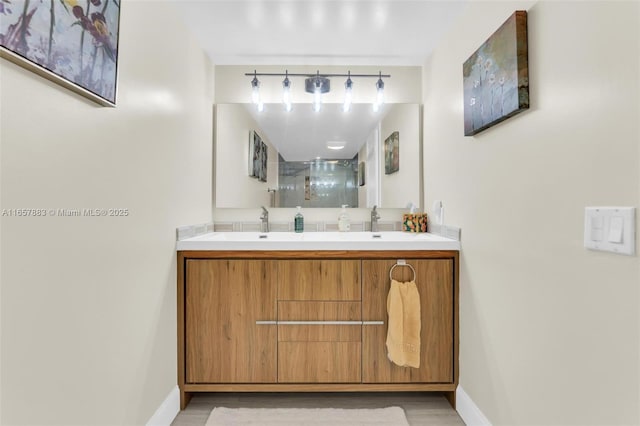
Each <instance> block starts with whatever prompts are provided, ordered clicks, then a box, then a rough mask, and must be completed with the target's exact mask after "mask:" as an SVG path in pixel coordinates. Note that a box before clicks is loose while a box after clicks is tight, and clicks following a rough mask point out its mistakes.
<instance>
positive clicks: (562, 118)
mask: <svg viewBox="0 0 640 426" xmlns="http://www.w3.org/2000/svg"><path fill="white" fill-rule="evenodd" d="M638 8H639V5H638V2H604V1H603V2H546V1H541V2H536V3H534V2H471V3H470V4H468V6H467V10H466V12H465V14H464V16H463V17H462V18H461V19H460V20H459V21H458V22H457V25H456V26H455V27H454V28H453V29H452V31H451V32H450V33H449V35H448V36H447V37H445V38H444V39H443V40H442V41H441V43H440V44H439V46H440V47H439V48H438V49H437V50H436V51H435V52H434V53H433V55H432V56H431V58H430V60H429V61H428V62H427V63H426V64H425V71H424V72H425V74H424V75H425V79H424V84H423V86H424V104H425V105H424V110H425V112H424V132H425V135H424V143H425V152H424V171H425V194H426V205H427V206H430V205H431V203H432V202H433V200H434V199H441V200H443V202H444V205H445V209H446V216H445V221H446V222H447V223H449V224H455V225H458V226H461V227H462V236H463V238H462V247H463V250H462V253H461V271H460V272H461V277H460V287H461V289H460V292H461V293H460V297H461V308H460V320H461V330H460V333H461V346H460V351H461V356H460V366H461V373H460V384H461V386H462V387H463V389H464V390H465V391H466V392H467V393H468V394H469V395H470V396H471V398H472V399H473V400H474V401H475V403H476V404H477V405H478V406H479V407H480V409H481V410H482V411H483V412H484V414H485V415H486V416H487V417H488V418H489V419H490V421H491V422H492V423H493V424H496V425H498V424H504V425H506V424H508V425H516V424H521V425H524V424H528V425H533V424H535V425H545V424H546V425H561V424H562V425H569V424H573V425H577V424H580V425H587V424H593V425H595V424H600V425H603V424H607V425H613V424H639V423H640V416H639V413H640V411H639V407H638V405H639V400H640V394H639V390H638V386H639V383H640V381H639V380H638V377H639V362H638V361H639V348H640V339H639V337H640V335H639V324H638V317H639V306H640V302H639V300H640V298H639V292H638V288H639V283H640V268H639V260H638V259H639V258H638V256H637V255H636V256H633V257H631V256H620V255H614V254H610V253H602V252H592V251H587V250H585V249H584V248H583V247H582V243H583V217H584V207H585V206H598V205H623V206H635V207H636V208H637V207H639V205H640V203H639V201H640V190H639V189H640V166H639V165H640V158H639V144H640V132H639V117H640V109H639V99H640V96H639V83H638V81H639V78H638V77H639V75H640V67H639V64H638V61H639V58H640V55H639V40H640V34H639V28H640V22H639V13H638ZM515 9H525V10H528V11H529V72H530V85H531V90H530V97H531V108H530V110H529V111H527V112H524V113H522V114H520V115H517V116H515V117H513V118H510V119H508V120H507V121H505V122H503V123H502V124H499V125H497V126H495V127H493V128H490V129H488V130H486V131H484V132H482V133H480V134H478V135H476V136H475V137H464V136H463V111H462V63H463V62H464V61H465V60H466V59H467V58H468V57H469V56H470V55H471V53H473V51H474V50H475V49H476V48H477V47H478V46H479V45H480V44H481V43H482V42H484V40H485V39H486V38H487V37H488V36H489V35H490V34H491V33H492V32H493V31H494V30H495V29H496V28H498V26H499V25H500V24H501V23H502V22H503V21H504V20H505V19H506V18H507V17H508V16H509V15H510V14H511V13H512V12H513V11H514V10H515Z"/></svg>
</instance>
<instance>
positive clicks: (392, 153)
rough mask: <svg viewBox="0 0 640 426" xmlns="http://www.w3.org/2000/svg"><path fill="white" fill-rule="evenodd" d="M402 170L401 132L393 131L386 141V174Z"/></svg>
mask: <svg viewBox="0 0 640 426" xmlns="http://www.w3.org/2000/svg"><path fill="white" fill-rule="evenodd" d="M398 170H400V132H393V133H391V135H390V136H389V137H388V138H387V139H385V141H384V174H385V175H390V174H391V173H395V172H397V171H398Z"/></svg>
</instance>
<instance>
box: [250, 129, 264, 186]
mask: <svg viewBox="0 0 640 426" xmlns="http://www.w3.org/2000/svg"><path fill="white" fill-rule="evenodd" d="M267 153H268V151H267V145H266V144H265V143H264V142H263V141H262V138H261V137H260V135H259V134H258V132H256V131H251V132H250V133H249V176H251V177H253V178H256V179H258V180H259V181H260V182H266V181H267Z"/></svg>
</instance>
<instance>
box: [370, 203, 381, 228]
mask: <svg viewBox="0 0 640 426" xmlns="http://www.w3.org/2000/svg"><path fill="white" fill-rule="evenodd" d="M376 208H378V206H373V210H371V232H378V219H380V215H379V214H378V211H377V210H376Z"/></svg>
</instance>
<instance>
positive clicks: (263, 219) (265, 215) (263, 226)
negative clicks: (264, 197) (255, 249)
mask: <svg viewBox="0 0 640 426" xmlns="http://www.w3.org/2000/svg"><path fill="white" fill-rule="evenodd" d="M260 232H269V210H267V209H266V208H265V207H264V206H262V214H261V215H260Z"/></svg>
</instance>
